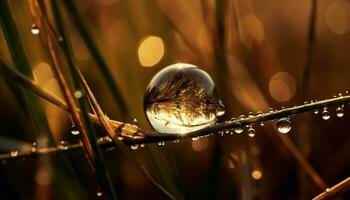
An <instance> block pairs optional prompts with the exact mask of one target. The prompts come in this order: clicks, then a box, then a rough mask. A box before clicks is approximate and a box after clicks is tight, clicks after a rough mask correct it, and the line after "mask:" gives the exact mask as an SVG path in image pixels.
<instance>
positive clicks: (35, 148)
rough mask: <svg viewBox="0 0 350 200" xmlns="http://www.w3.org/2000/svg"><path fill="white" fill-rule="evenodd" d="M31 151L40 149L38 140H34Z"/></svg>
mask: <svg viewBox="0 0 350 200" xmlns="http://www.w3.org/2000/svg"><path fill="white" fill-rule="evenodd" d="M31 151H32V152H33V153H34V152H37V151H38V146H37V144H36V142H33V144H32V148H31Z"/></svg>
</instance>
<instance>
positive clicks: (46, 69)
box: [33, 62, 53, 85]
mask: <svg viewBox="0 0 350 200" xmlns="http://www.w3.org/2000/svg"><path fill="white" fill-rule="evenodd" d="M33 74H34V79H35V82H36V83H37V84H39V85H42V84H45V83H46V82H47V81H48V80H50V79H52V78H53V74H52V71H51V67H50V65H49V64H48V63H46V62H40V63H39V64H37V65H36V66H35V67H34V70H33Z"/></svg>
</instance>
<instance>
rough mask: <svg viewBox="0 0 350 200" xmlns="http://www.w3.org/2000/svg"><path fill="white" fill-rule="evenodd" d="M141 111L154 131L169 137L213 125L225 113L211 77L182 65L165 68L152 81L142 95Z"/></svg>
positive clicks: (196, 69) (190, 66)
mask: <svg viewBox="0 0 350 200" xmlns="http://www.w3.org/2000/svg"><path fill="white" fill-rule="evenodd" d="M144 110H145V113H146V116H147V119H148V121H149V122H150V124H151V125H152V127H153V128H154V129H155V130H156V131H158V132H160V133H173V134H185V133H189V132H192V131H196V130H199V129H202V128H204V127H207V126H210V125H213V124H215V122H216V120H217V117H218V116H221V115H223V114H224V113H225V111H224V106H223V105H222V103H221V101H220V98H219V96H218V92H217V90H216V87H215V84H214V82H213V81H212V79H211V77H210V76H209V75H208V74H207V73H206V72H205V71H203V70H201V69H200V68H198V67H196V66H194V65H191V64H185V63H177V64H173V65H170V66H168V67H165V68H164V69H162V70H161V71H160V72H158V73H157V74H156V75H155V76H154V77H153V78H152V80H151V82H150V83H149V85H148V88H147V90H146V93H145V97H144Z"/></svg>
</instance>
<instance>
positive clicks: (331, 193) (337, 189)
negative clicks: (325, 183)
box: [312, 177, 350, 200]
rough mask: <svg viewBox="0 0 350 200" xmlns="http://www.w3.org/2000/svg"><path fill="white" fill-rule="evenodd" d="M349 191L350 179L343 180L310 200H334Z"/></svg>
mask: <svg viewBox="0 0 350 200" xmlns="http://www.w3.org/2000/svg"><path fill="white" fill-rule="evenodd" d="M349 189H350V177H348V178H346V179H345V180H343V181H341V182H340V183H338V184H336V185H334V186H333V187H331V188H327V189H326V190H325V191H324V192H322V193H321V194H319V195H317V196H316V197H315V198H313V199H312V200H324V199H330V198H334V197H336V196H339V195H340V194H342V193H344V192H345V191H347V190H349Z"/></svg>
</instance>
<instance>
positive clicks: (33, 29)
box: [30, 24, 40, 35]
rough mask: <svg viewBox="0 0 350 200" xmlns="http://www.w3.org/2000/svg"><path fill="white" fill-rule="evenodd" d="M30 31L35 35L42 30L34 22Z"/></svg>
mask: <svg viewBox="0 0 350 200" xmlns="http://www.w3.org/2000/svg"><path fill="white" fill-rule="evenodd" d="M30 32H32V34H33V35H38V34H39V33H40V30H39V28H38V27H37V26H36V25H35V24H32V27H31V28H30Z"/></svg>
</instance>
